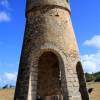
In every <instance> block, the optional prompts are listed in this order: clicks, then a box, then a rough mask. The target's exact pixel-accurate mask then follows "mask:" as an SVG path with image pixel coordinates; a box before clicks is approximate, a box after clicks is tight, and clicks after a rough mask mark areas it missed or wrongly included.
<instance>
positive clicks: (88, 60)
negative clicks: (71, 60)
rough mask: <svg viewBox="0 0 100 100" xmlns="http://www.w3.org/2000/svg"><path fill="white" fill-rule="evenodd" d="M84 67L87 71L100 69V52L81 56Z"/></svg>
mask: <svg viewBox="0 0 100 100" xmlns="http://www.w3.org/2000/svg"><path fill="white" fill-rule="evenodd" d="M81 58H82V64H83V68H84V70H85V71H86V72H97V71H100V61H99V60H100V52H98V53H95V54H86V55H83V56H81Z"/></svg>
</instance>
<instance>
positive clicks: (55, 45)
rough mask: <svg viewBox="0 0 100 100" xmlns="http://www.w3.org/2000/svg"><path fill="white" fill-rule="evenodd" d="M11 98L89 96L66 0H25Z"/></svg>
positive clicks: (78, 99) (48, 99)
mask: <svg viewBox="0 0 100 100" xmlns="http://www.w3.org/2000/svg"><path fill="white" fill-rule="evenodd" d="M26 6H27V7H26V29H25V35H24V41H23V48H22V53H21V59H20V65H19V72H18V79H17V84H16V91H15V97H14V100H89V97H88V92H87V89H86V82H85V78H84V72H83V69H82V66H81V62H80V58H79V50H78V47H77V43H76V39H75V35H74V31H73V27H72V23H71V19H70V14H71V11H70V6H69V2H68V0H27V2H26Z"/></svg>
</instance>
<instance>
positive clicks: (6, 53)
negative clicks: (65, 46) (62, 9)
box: [0, 0, 100, 85]
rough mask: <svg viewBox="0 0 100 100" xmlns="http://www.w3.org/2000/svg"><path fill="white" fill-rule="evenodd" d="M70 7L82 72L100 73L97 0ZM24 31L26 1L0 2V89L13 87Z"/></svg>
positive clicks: (84, 0)
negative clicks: (6, 86) (2, 86)
mask: <svg viewBox="0 0 100 100" xmlns="http://www.w3.org/2000/svg"><path fill="white" fill-rule="evenodd" d="M70 5H71V12H72V14H71V18H72V23H73V27H74V31H75V35H76V38H77V42H78V46H79V49H80V54H81V59H82V64H83V67H84V70H85V71H87V72H97V71H100V61H99V59H100V0H95V2H94V0H70ZM24 29H25V0H0V85H3V84H6V83H12V84H15V81H16V75H17V71H18V64H19V59H20V53H21V47H22V40H23V34H24Z"/></svg>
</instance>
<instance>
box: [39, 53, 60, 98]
mask: <svg viewBox="0 0 100 100" xmlns="http://www.w3.org/2000/svg"><path fill="white" fill-rule="evenodd" d="M59 65H60V64H59V59H58V57H57V56H56V55H55V54H54V53H52V52H44V53H43V54H42V55H41V56H40V58H39V62H38V82H37V96H39V97H40V98H42V99H44V98H45V99H46V98H49V100H51V99H50V98H53V97H54V98H55V97H57V98H58V97H61V94H62V88H61V74H60V73H61V71H60V67H59ZM53 100H54V99H53Z"/></svg>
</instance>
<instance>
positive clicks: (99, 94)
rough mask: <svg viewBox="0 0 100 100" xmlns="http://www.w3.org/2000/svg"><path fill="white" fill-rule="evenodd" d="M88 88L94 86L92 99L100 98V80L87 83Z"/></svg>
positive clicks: (97, 99)
mask: <svg viewBox="0 0 100 100" xmlns="http://www.w3.org/2000/svg"><path fill="white" fill-rule="evenodd" d="M87 86H88V88H93V91H92V93H91V94H90V100H100V82H90V83H87Z"/></svg>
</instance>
